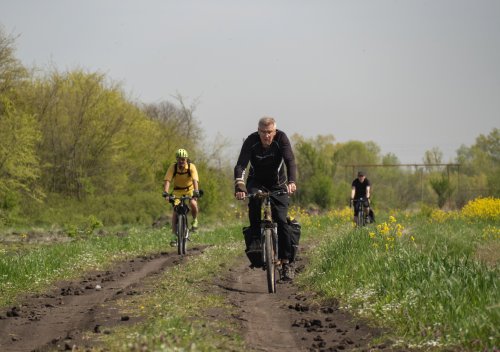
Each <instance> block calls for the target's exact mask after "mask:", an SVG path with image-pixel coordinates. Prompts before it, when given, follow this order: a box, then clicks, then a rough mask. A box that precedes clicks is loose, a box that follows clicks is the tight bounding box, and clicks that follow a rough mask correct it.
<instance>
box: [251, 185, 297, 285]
mask: <svg viewBox="0 0 500 352" xmlns="http://www.w3.org/2000/svg"><path fill="white" fill-rule="evenodd" d="M284 194H287V191H285V190H278V191H273V192H262V191H259V192H256V193H251V194H248V195H247V197H248V198H257V199H261V200H262V204H263V212H262V220H261V223H260V228H261V237H260V243H261V248H262V263H263V266H262V269H263V270H265V271H266V276H267V289H268V291H269V293H276V273H277V271H278V266H279V259H278V224H276V223H275V222H273V219H272V214H271V196H280V195H284Z"/></svg>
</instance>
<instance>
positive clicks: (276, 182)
mask: <svg viewBox="0 0 500 352" xmlns="http://www.w3.org/2000/svg"><path fill="white" fill-rule="evenodd" d="M248 164H250V168H249V171H248V177H247V179H246V184H245V172H246V168H247V166H248ZM296 177H297V166H296V164H295V157H294V154H293V151H292V145H291V144H290V140H289V139H288V137H287V135H286V134H285V132H283V131H281V130H278V129H276V121H275V120H274V118H272V117H263V118H261V119H260V120H259V123H258V127H257V131H256V132H253V133H252V134H250V135H249V136H248V137H247V138H246V139H245V141H244V142H243V146H242V147H241V151H240V155H239V157H238V161H237V163H236V166H235V167H234V180H235V196H236V198H237V199H244V198H245V197H246V194H247V193H248V192H249V193H255V192H257V191H258V190H261V191H271V192H272V191H276V190H283V191H286V192H287V193H288V194H292V193H294V192H295V191H296V189H297V188H296V185H295V180H296ZM288 204H289V197H288V195H287V194H284V195H279V196H272V197H271V209H272V217H273V220H274V221H275V222H276V223H277V225H278V257H279V259H280V261H281V263H282V268H283V278H284V279H285V280H290V279H292V278H293V274H294V271H293V267H292V266H291V265H290V263H291V261H292V260H293V258H292V245H291V239H290V233H291V229H290V227H289V225H288V223H287V213H288ZM248 217H249V220H250V227H251V231H252V235H253V236H259V234H260V220H261V200H259V199H257V198H252V199H250V201H249V203H248Z"/></svg>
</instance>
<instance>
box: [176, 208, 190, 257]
mask: <svg viewBox="0 0 500 352" xmlns="http://www.w3.org/2000/svg"><path fill="white" fill-rule="evenodd" d="M187 231H188V227H187V218H186V215H179V216H178V219H177V254H179V255H184V254H186V241H187V235H188V234H187Z"/></svg>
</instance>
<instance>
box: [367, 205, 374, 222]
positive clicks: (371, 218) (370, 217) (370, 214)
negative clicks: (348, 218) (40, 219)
mask: <svg viewBox="0 0 500 352" xmlns="http://www.w3.org/2000/svg"><path fill="white" fill-rule="evenodd" d="M368 222H369V223H370V224H373V223H374V222H375V213H374V212H373V210H372V208H370V211H368Z"/></svg>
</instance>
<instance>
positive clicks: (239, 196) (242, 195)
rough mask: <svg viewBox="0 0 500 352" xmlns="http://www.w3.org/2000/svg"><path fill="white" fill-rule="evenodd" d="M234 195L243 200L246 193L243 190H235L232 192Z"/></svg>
mask: <svg viewBox="0 0 500 352" xmlns="http://www.w3.org/2000/svg"><path fill="white" fill-rule="evenodd" d="M234 196H235V197H236V199H238V200H243V199H245V198H246V196H247V194H246V193H245V192H235V193H234Z"/></svg>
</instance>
